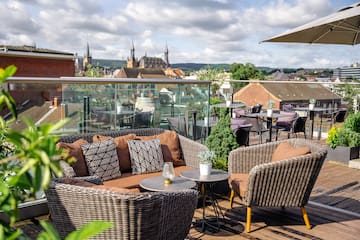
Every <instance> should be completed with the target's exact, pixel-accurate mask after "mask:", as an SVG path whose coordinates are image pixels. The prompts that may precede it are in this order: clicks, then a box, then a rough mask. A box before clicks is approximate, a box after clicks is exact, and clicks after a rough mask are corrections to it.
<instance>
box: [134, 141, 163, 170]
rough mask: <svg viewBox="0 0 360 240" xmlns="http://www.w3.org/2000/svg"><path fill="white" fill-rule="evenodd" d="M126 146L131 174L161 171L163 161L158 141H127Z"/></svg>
mask: <svg viewBox="0 0 360 240" xmlns="http://www.w3.org/2000/svg"><path fill="white" fill-rule="evenodd" d="M128 145H129V152H130V160H131V168H132V173H133V174H141V173H149V172H158V171H161V170H162V167H163V165H164V160H163V155H162V151H161V145H160V140H159V139H152V140H145V141H141V140H129V141H128Z"/></svg>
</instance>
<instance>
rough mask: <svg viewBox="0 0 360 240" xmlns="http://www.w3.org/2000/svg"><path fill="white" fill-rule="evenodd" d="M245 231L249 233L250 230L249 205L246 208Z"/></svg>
mask: <svg viewBox="0 0 360 240" xmlns="http://www.w3.org/2000/svg"><path fill="white" fill-rule="evenodd" d="M245 230H246V232H247V233H249V232H250V230H251V207H247V208H246V229H245Z"/></svg>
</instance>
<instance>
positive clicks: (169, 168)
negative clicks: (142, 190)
mask: <svg viewBox="0 0 360 240" xmlns="http://www.w3.org/2000/svg"><path fill="white" fill-rule="evenodd" d="M162 176H163V177H164V185H169V184H171V183H172V181H173V180H174V177H175V171H174V166H173V163H172V162H165V163H164V166H163V172H162Z"/></svg>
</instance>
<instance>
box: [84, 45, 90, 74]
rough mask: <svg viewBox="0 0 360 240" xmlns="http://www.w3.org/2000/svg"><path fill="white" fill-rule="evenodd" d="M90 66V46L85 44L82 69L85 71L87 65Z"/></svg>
mask: <svg viewBox="0 0 360 240" xmlns="http://www.w3.org/2000/svg"><path fill="white" fill-rule="evenodd" d="M89 64H92V57H91V55H90V46H89V42H87V44H86V52H85V56H84V60H83V69H84V70H86V69H87V68H88V65H89Z"/></svg>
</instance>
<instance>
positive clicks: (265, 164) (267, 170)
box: [228, 139, 327, 232]
mask: <svg viewBox="0 0 360 240" xmlns="http://www.w3.org/2000/svg"><path fill="white" fill-rule="evenodd" d="M284 141H287V142H290V143H291V144H292V145H293V146H296V147H297V146H307V147H309V148H310V150H311V153H310V154H306V155H303V156H299V157H293V158H290V159H286V160H281V161H277V162H271V158H272V154H273V152H274V150H275V148H276V147H277V145H278V144H279V143H280V142H284ZM284 141H277V142H271V143H266V144H259V145H254V146H250V147H246V148H238V149H236V150H233V151H232V152H230V154H229V161H228V169H229V170H228V171H229V174H230V178H231V175H232V174H236V173H243V174H244V176H245V177H244V181H243V182H244V183H245V187H244V188H245V189H246V191H241V192H240V193H239V192H236V193H237V194H238V195H239V196H240V197H241V198H244V204H245V206H247V216H246V231H247V232H250V229H251V209H252V207H257V206H258V207H300V208H301V210H302V214H303V218H304V221H305V224H306V227H307V228H308V229H310V228H311V226H310V222H309V219H308V217H307V214H306V210H305V205H306V204H307V202H308V200H309V196H310V193H311V190H312V188H313V186H314V184H315V181H316V179H317V177H318V175H319V172H320V169H321V167H322V164H323V162H324V160H325V157H326V154H327V151H326V149H325V148H324V147H322V146H321V145H319V144H316V143H314V142H312V141H309V140H305V139H287V140H284ZM240 175H242V174H240ZM231 185H232V184H230V187H231ZM240 189H241V184H240ZM234 190H235V189H232V191H231V196H230V206H231V207H232V203H233V198H234V194H235V191H234Z"/></svg>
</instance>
